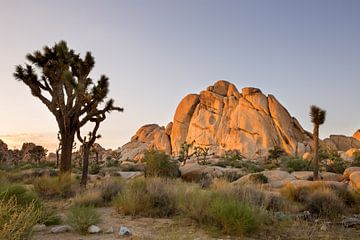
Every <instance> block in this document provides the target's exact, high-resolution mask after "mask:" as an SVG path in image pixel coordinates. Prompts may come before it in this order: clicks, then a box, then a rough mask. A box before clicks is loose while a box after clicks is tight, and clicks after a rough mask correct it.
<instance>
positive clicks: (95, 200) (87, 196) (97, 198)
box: [73, 190, 104, 207]
mask: <svg viewBox="0 0 360 240" xmlns="http://www.w3.org/2000/svg"><path fill="white" fill-rule="evenodd" d="M73 205H74V206H78V207H79V206H94V207H101V206H103V205H104V202H103V198H102V194H101V191H99V190H89V191H85V192H83V193H80V194H79V195H76V196H75V198H74V200H73Z"/></svg>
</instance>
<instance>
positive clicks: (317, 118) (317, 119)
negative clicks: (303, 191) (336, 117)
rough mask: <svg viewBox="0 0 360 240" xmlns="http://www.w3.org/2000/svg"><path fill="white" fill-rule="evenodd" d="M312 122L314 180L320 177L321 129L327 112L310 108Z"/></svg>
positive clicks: (313, 107) (314, 107)
mask: <svg viewBox="0 0 360 240" xmlns="http://www.w3.org/2000/svg"><path fill="white" fill-rule="evenodd" d="M310 117H311V122H312V123H313V124H314V132H313V141H314V159H313V164H314V180H317V179H318V176H319V127H320V125H321V124H323V123H324V122H325V117H326V111H325V110H322V109H321V108H319V107H317V106H314V105H312V106H311V108H310Z"/></svg>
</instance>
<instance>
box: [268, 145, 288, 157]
mask: <svg viewBox="0 0 360 240" xmlns="http://www.w3.org/2000/svg"><path fill="white" fill-rule="evenodd" d="M284 154H285V152H284V150H283V149H282V148H280V147H279V146H274V148H273V149H270V150H269V156H268V158H269V159H278V158H279V157H281V156H283V155H284Z"/></svg>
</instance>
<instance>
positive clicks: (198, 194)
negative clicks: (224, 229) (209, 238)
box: [177, 188, 215, 224]
mask: <svg viewBox="0 0 360 240" xmlns="http://www.w3.org/2000/svg"><path fill="white" fill-rule="evenodd" d="M214 196H215V194H214V193H213V192H211V191H208V190H201V189H198V188H192V189H187V190H186V191H185V192H183V194H180V195H179V196H178V204H177V208H178V209H179V211H180V213H181V215H183V216H185V217H188V218H191V219H193V220H195V221H196V222H198V223H200V224H206V223H209V222H210V219H209V217H210V216H209V206H210V203H211V201H212V199H213V197H214Z"/></svg>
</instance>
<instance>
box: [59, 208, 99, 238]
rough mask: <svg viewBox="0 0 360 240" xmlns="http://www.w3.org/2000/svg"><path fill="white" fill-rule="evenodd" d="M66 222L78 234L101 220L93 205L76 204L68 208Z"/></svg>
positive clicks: (83, 232)
mask: <svg viewBox="0 0 360 240" xmlns="http://www.w3.org/2000/svg"><path fill="white" fill-rule="evenodd" d="M66 222H67V223H68V224H69V225H70V226H71V227H73V229H74V230H75V231H77V232H78V233H80V234H86V233H87V229H88V228H89V227H90V226H91V225H96V224H99V223H100V222H101V219H100V215H99V213H98V212H97V211H96V209H95V208H94V207H93V206H76V207H72V208H71V209H70V210H69V213H68V215H67V219H66Z"/></svg>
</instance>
